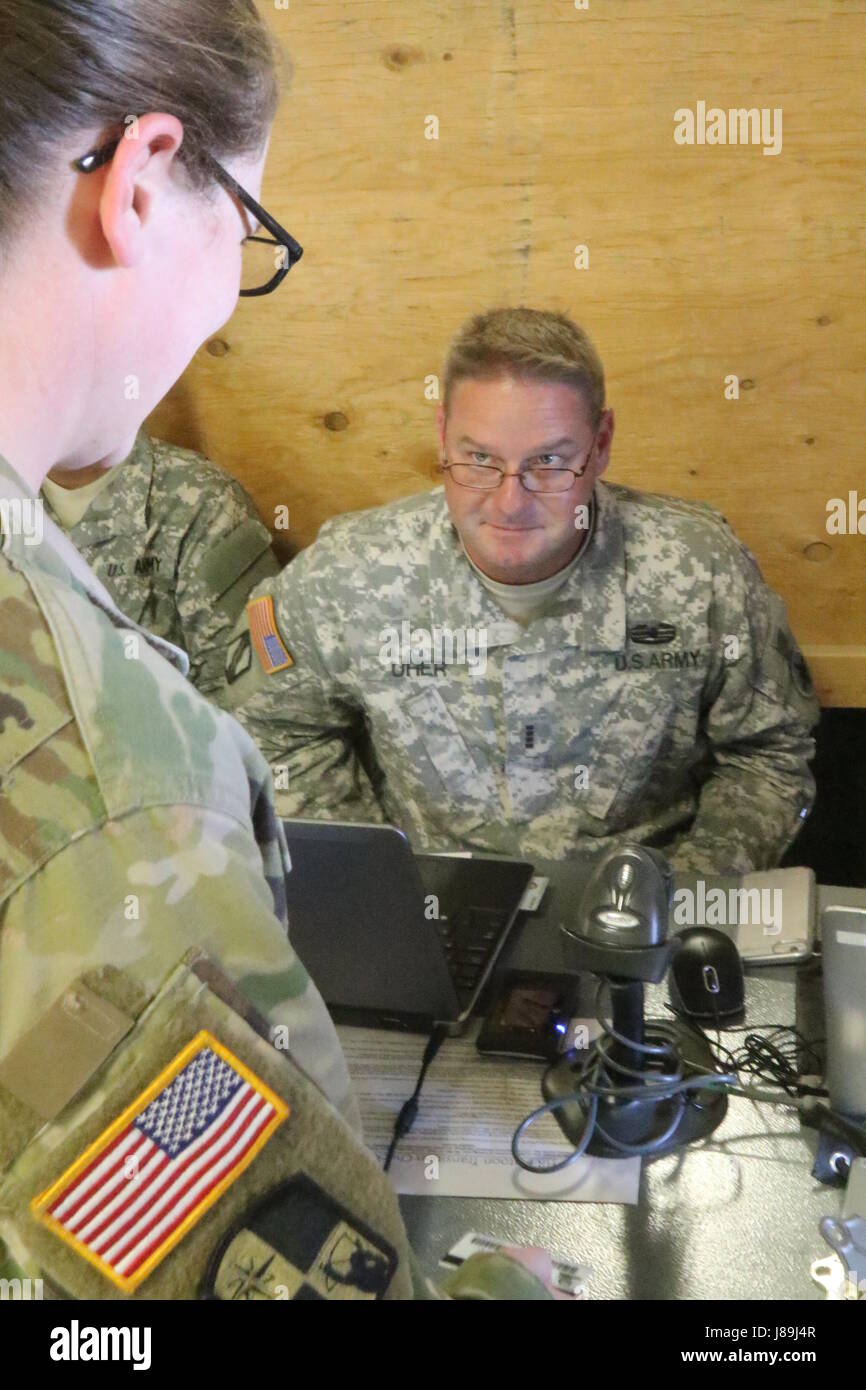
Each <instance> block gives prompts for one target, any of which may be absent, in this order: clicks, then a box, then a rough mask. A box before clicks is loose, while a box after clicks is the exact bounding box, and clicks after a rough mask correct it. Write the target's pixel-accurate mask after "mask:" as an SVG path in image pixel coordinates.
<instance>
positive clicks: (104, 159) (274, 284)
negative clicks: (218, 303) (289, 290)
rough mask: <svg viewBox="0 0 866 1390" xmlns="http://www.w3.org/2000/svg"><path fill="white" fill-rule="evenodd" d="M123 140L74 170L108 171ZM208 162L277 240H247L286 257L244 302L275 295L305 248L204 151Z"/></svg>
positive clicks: (246, 294)
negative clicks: (276, 247)
mask: <svg viewBox="0 0 866 1390" xmlns="http://www.w3.org/2000/svg"><path fill="white" fill-rule="evenodd" d="M122 139H123V136H122V135H121V136H118V138H117V139H116V140H112V141H110V142H109V144H107V145H102V146H101V147H100V149H98V150H92V151H91V152H90V154H85V155H82V157H81V158H80V159H75V160H73V161H72V167H73V169H77V170H78V172H79V173H81V174H92V173H94V172H95V171H96V170H97V169H102V168H104V166H105V165H106V164H108V163H110V162H111V160H112V159H113V158H114V155H115V152H116V151H117V149H118V147H119V145H120V142H121V140H122ZM204 158H205V159H206V161H207V163H208V164H209V165H210V166H211V168H212V169H213V172H214V176H215V177H216V179H217V180H218V181H219V183H221V184H222V186H223V188H225V189H227V190H228V192H229V193H233V194H234V196H235V197H236V198H237V199H238V201H239V202H240V203H242V204H243V206H244V207H245V208H246V210H247V212H251V213H252V215H253V217H255V219H256V221H257V222H259V223H261V225H262V226H263V227H264V229H265V231H267V232H270V234H271V237H272V238H273V240H269V239H268V237H262V236H249V237H247V238H246V240H247V241H256V242H261V243H262V244H263V245H266V246H279V247H280V249H281V250H282V251H283V252H284V253H285V254H284V261H285V264H283V265H281V266H279V267H278V269H277V271H276V273H275V274H274V275H273V277H272V278H271V279H270V280H269V281H268V282H267V284H266V285H262V286H261V287H260V288H259V289H255V290H241V291H240V296H241V298H242V299H255V298H258V296H260V295H264V294H273V292H274V290H275V289H277V288H278V287H279V286H280V285H281V284H282V283H283V281H284V280H285V278H286V276H287V275H288V273H289V271H290V270H291V268H292V266H293V265H297V263H298V261H299V260H300V259H301V257H302V256H303V254H304V248H303V246H301V244H300V242H298V241H296V240H295V238H294V237H293V236H292V235H291V233H290V232H287V231H286V229H285V227H283V226H282V224H281V223H279V222H278V221H277V219H276V218H275V217H272V216H271V214H270V213H269V212H267V211H266V209H265V208H263V207H262V205H261V203H257V202H256V200H255V198H254V197H253V196H252V194H251V193H248V192H247V191H246V189H245V188H242V187H241V185H240V184H239V183H238V181H237V179H235V178H233V177H232V175H231V174H230V173H229V171H228V170H227V169H224V168H223V166H222V165H221V164H220V163H219V161H218V160H216V159H214V157H213V155H212V154H209V153H208V152H207V151H204Z"/></svg>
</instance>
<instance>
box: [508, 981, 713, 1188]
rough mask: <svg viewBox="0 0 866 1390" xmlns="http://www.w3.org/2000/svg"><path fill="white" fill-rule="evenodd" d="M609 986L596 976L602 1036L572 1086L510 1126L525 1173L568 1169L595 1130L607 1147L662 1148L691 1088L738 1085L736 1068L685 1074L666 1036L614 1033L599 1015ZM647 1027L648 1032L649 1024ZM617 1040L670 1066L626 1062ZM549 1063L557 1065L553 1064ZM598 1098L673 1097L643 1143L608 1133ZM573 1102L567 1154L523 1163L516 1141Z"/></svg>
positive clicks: (651, 1101) (654, 1102)
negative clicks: (668, 1114) (578, 1122)
mask: <svg viewBox="0 0 866 1390" xmlns="http://www.w3.org/2000/svg"><path fill="white" fill-rule="evenodd" d="M611 987H613V988H617V985H616V983H615V982H611V981H610V980H608V979H607V978H606V977H605V976H601V978H600V980H599V986H598V990H597V992H596V1017H597V1019H598V1022H599V1023H600V1025H601V1028H602V1036H601V1037H600V1038H598V1039H597V1040H596V1042H595V1044H594V1047H593V1050H592V1053H591V1055H590V1057H589V1058H588V1059H587V1061H586V1062H585V1063H584V1065H583V1067H582V1068H581V1069H580V1071H579V1072H578V1073H577V1074H576V1076H575V1086H574V1090H573V1091H570V1092H569V1093H568V1094H567V1095H564V1096H557V1097H556V1098H555V1099H554V1100H551V1101H548V1102H547V1104H546V1105H540V1106H538V1108H537V1109H536V1110H533V1111H532V1113H531V1114H529V1115H527V1116H526V1117H525V1119H523V1120H521V1122H520V1124H519V1125H518V1126H517V1129H516V1130H515V1131H514V1134H513V1136H512V1140H511V1153H512V1156H513V1158H514V1161H515V1163H517V1164H518V1165H519V1167H521V1168H523V1169H524V1170H525V1171H526V1172H527V1173H559V1172H561V1171H562V1169H563V1168H568V1167H569V1166H570V1165H571V1164H572V1163H574V1162H575V1161H576V1160H577V1159H578V1158H580V1157H581V1156H582V1155H583V1154H584V1153H585V1152H586V1149H587V1147H588V1145H589V1142H590V1140H591V1139H592V1137H593V1134H594V1133H596V1132H597V1133H598V1134H599V1135H601V1137H602V1138H603V1139H604V1140H605V1141H606V1142H607V1143H608V1144H609V1145H611V1147H613V1148H614V1149H617V1150H618V1151H619V1152H620V1153H622V1154H624V1155H632V1154H639V1155H646V1156H649V1155H651V1154H653V1153H656V1152H658V1150H660V1149H662V1148H664V1146H665V1145H666V1144H667V1143H668V1141H669V1140H670V1139H671V1137H672V1136H673V1134H674V1133H675V1132H676V1129H677V1126H678V1124H679V1122H680V1117H681V1114H682V1111H683V1109H684V1107H685V1105H686V1098H687V1096H688V1094H689V1093H690V1092H691V1091H707V1090H713V1089H714V1088H716V1087H725V1088H727V1087H730V1086H733V1085H736V1084H737V1076H736V1073H733V1072H730V1071H727V1072H726V1071H721V1070H720V1071H717V1072H704V1071H696V1070H695V1069H694V1067H690V1069H689V1070H690V1074H688V1075H687V1074H686V1073H685V1064H684V1059H683V1057H682V1056H681V1054H680V1052H679V1051H678V1049H677V1048H676V1047H675V1046H674V1045H673V1044H672V1043H671V1042H670V1041H668V1040H666V1039H662V1041H661V1042H658V1043H646V1042H636V1041H635V1040H634V1039H633V1038H627V1037H625V1036H624V1035H623V1034H621V1033H619V1032H618V1031H617V1030H616V1029H615V1028H613V1026H612V1025H611V1024H609V1023H608V1022H607V1020H606V1019H605V1018H604V1017H603V1015H602V1013H601V1008H600V1003H599V1001H600V998H601V992H602V990H603V989H605V988H608V989H609V988H611ZM649 1027H650V1031H651V1024H650V1025H649ZM617 1044H619V1046H620V1047H623V1046H624V1047H626V1048H628V1049H629V1050H630V1051H631V1052H637V1053H638V1054H639V1055H641V1056H643V1057H646V1058H647V1059H648V1060H651V1059H653V1058H655V1059H659V1060H661V1059H665V1060H668V1061H669V1062H670V1063H671V1064H672V1066H673V1068H674V1069H672V1070H670V1071H668V1072H667V1073H662V1074H659V1073H653V1072H651V1071H639V1070H636V1069H634V1068H632V1067H628V1066H626V1065H625V1063H623V1062H620V1061H619V1060H618V1059H617V1058H616V1057H614V1056H612V1055H611V1054H612V1049H613V1048H614V1047H615V1046H616V1045H617ZM554 1065H558V1064H557V1063H554ZM548 1070H549V1068H548ZM617 1077H625V1078H627V1080H628V1081H629V1082H636V1083H637V1084H629V1085H624V1084H622V1082H621V1081H618V1080H617ZM601 1100H635V1101H637V1102H638V1104H641V1105H646V1106H648V1107H650V1106H651V1107H653V1108H655V1107H656V1106H658V1105H660V1104H664V1103H666V1102H670V1101H672V1102H674V1114H673V1118H672V1119H671V1121H670V1123H669V1124H668V1125H667V1126H666V1128H665V1129H664V1131H663V1132H662V1133H661V1134H657V1135H656V1136H655V1137H654V1138H653V1139H649V1140H646V1141H645V1142H644V1143H642V1144H627V1143H625V1142H624V1141H623V1140H619V1139H616V1138H615V1137H614V1136H612V1135H610V1134H608V1133H607V1132H606V1130H605V1129H604V1128H603V1126H602V1125H601V1123H600V1122H599V1119H598V1111H599V1102H600V1101H601ZM575 1101H576V1102H577V1103H578V1104H579V1105H580V1106H581V1109H582V1110H583V1111H584V1115H585V1124H584V1127H583V1131H582V1133H581V1136H580V1138H579V1140H578V1141H577V1144H576V1145H575V1147H574V1148H573V1149H572V1151H571V1153H570V1154H568V1156H567V1157H566V1158H564V1159H561V1160H560V1161H559V1162H558V1163H552V1164H548V1165H547V1166H545V1167H540V1166H538V1165H535V1164H532V1163H528V1162H527V1161H526V1159H524V1158H522V1157H521V1154H520V1140H521V1139H522V1137H523V1135H524V1134H525V1132H526V1130H527V1129H529V1128H530V1126H531V1125H533V1124H535V1122H536V1120H539V1119H541V1117H542V1116H543V1115H552V1114H554V1113H555V1112H556V1111H557V1110H560V1109H561V1108H562V1107H563V1106H565V1105H569V1104H574V1102H575Z"/></svg>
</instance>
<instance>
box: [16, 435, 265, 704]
mask: <svg viewBox="0 0 866 1390" xmlns="http://www.w3.org/2000/svg"><path fill="white" fill-rule="evenodd" d="M94 471H96V470H94V469H82V470H81V471H80V473H78V474H76V473H75V472H60V471H56V470H55V472H54V473H52V474H49V476H48V477H47V478H46V480H45V482H44V483H43V485H42V496H43V497H44V499H45V502H46V511H47V513H48V515H49V516H50V517H51V519H52V520H53V521H56V522H57V524H58V525H59V526H60V527H61V528H62V530H64V531H65V532H66V534H67V535H68V537H69V539H70V540H71V541H72V543H73V545H74V546H75V547H76V549H77V550H79V551H80V552H81V554H82V555H83V556H84V558H85V560H86V561H87V563H88V565H89V566H90V568H91V569H92V571H93V573H94V574H95V575H96V576H97V578H98V579H101V580H102V582H103V584H104V585H105V587H106V589H107V590H108V592H109V593H110V594H111V596H112V598H113V599H114V601H115V603H116V604H117V606H118V608H120V610H121V612H123V613H126V614H127V615H128V616H129V617H130V618H134V619H135V621H136V622H138V623H140V624H141V625H142V627H145V628H147V630H148V631H149V632H154V633H156V635H157V637H164V638H166V640H167V641H169V642H172V643H173V644H174V645H175V646H177V647H181V648H182V649H183V650H184V651H185V652H186V654H187V656H188V657H189V661H190V671H189V678H190V680H191V681H192V683H193V685H195V686H196V688H197V689H198V690H201V691H202V693H204V694H206V693H208V692H209V691H211V690H213V689H214V687H215V686H217V685H219V684H220V683H221V681H222V678H223V672H224V670H225V662H226V645H227V641H228V638H229V635H230V633H231V630H232V627H233V626H234V624H235V622H236V620H237V618H238V617H239V615H240V614H241V613H242V612H243V608H244V604H245V603H246V600H247V597H248V595H249V592H250V590H251V589H252V588H254V586H255V585H256V584H259V583H261V582H262V581H263V580H265V579H267V578H269V577H270V576H272V575H275V574H277V573H278V572H279V565H278V563H277V559H276V556H275V555H274V552H273V550H272V549H271V538H270V535H269V534H268V531H267V529H266V528H265V527H264V526H263V525H262V523H261V521H260V519H259V517H258V514H257V512H256V509H255V506H254V504H253V502H252V500H251V498H250V497H249V496H248V495H247V493H246V492H245V491H244V489H243V488H242V487H241V485H240V483H238V482H236V481H235V480H234V478H231V477H229V475H228V474H227V473H225V472H223V470H222V469H221V468H219V467H218V466H217V465H216V464H215V463H211V462H210V460H209V459H206V458H203V457H202V456H201V454H196V453H193V452H192V450H190V449H181V448H179V447H178V446H177V445H174V444H167V443H164V442H163V441H162V440H158V439H151V438H150V437H149V436H148V435H147V434H145V433H144V432H143V431H142V432H141V433H140V434H139V436H138V439H137V440H136V443H135V448H134V449H133V451H132V453H131V454H130V456H129V458H128V459H125V460H124V461H123V462H122V463H119V464H116V465H115V467H114V468H111V469H107V470H102V471H99V472H98V473H97V476H96V477H94V478H93V479H92V481H91V480H89V475H90V474H91V473H93V472H94ZM80 478H83V479H84V483H83V485H81V483H80V482H79V479H80Z"/></svg>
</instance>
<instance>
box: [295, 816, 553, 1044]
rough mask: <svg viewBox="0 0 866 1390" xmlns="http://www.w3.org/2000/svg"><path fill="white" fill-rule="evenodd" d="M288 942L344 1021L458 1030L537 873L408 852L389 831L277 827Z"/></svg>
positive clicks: (303, 824)
mask: <svg viewBox="0 0 866 1390" xmlns="http://www.w3.org/2000/svg"><path fill="white" fill-rule="evenodd" d="M283 828H284V829H285V832H286V839H287V841H288V846H289V853H290V855H291V860H292V871H291V873H290V874H289V875H288V878H287V880H286V893H287V897H288V908H289V923H290V932H291V938H292V944H293V946H294V947H295V950H296V951H297V953H298V955H299V956H300V958H301V960H302V961H303V963H304V965H305V966H306V968H307V970H308V971H309V973H310V975H311V976H312V978H313V979H314V980H315V982H316V984H317V986H318V988H319V990H320V992H321V994H322V996H323V998H324V1000H325V1003H326V1004H327V1005H328V1008H329V1009H330V1011H331V1014H332V1015H333V1017H334V1018H335V1019H336V1020H337V1022H339V1023H355V1024H363V1025H365V1026H368V1027H376V1028H383V1027H384V1028H402V1029H405V1030H406V1031H412V1032H426V1031H429V1029H430V1028H431V1027H432V1026H433V1025H434V1024H436V1023H441V1024H444V1025H446V1026H447V1028H448V1031H449V1032H450V1033H454V1034H456V1033H459V1032H461V1031H462V1030H463V1028H464V1027H465V1025H466V1023H467V1022H468V1020H469V1018H470V1017H471V1015H472V1012H473V1010H474V1009H475V1006H476V1004H477V1002H478V999H479V997H480V995H481V993H482V991H483V989H484V986H485V984H486V982H487V980H488V979H489V977H490V974H491V972H492V970H493V967H494V965H495V963H496V959H497V957H498V955H499V953H500V951H501V950H502V947H503V945H504V943H505V940H506V937H507V936H508V933H509V931H510V930H511V927H512V925H513V923H514V920H515V918H516V916H517V912H518V909H519V907H520V902H521V899H522V897H523V894H524V891H525V890H526V887H527V885H528V883H529V880H530V879H531V877H532V865H531V864H526V863H523V862H522V861H518V860H509V859H499V858H495V857H492V856H490V857H487V856H484V857H477V856H473V857H471V858H469V857H467V858H464V857H462V856H451V855H430V854H419V855H414V854H413V853H412V849H411V847H410V845H409V841H408V840H407V838H406V836H405V835H404V834H403V833H402V831H400V830H398V829H397V828H396V827H394V826H387V825H385V826H383V825H354V824H343V823H340V822H333V821H310V820H287V821H284V822H283Z"/></svg>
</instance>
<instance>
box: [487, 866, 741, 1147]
mask: <svg viewBox="0 0 866 1390" xmlns="http://www.w3.org/2000/svg"><path fill="white" fill-rule="evenodd" d="M672 888H673V878H672V875H671V872H670V868H669V866H668V864H667V862H666V860H665V859H664V858H663V857H662V856H661V855H659V854H658V853H657V852H656V851H653V850H649V849H646V848H644V847H638V846H627V847H625V848H619V849H613V850H611V851H609V852H608V853H607V854H606V855H604V857H603V858H602V859H601V861H600V863H599V865H598V867H597V869H596V870H595V872H594V873H593V875H592V877H591V878H590V881H589V883H588V884H587V887H586V890H585V893H584V896H583V899H582V902H581V906H580V910H579V913H578V918H577V922H576V924H575V925H574V926H573V927H571V928H564V931H565V934H566V935H567V936H568V938H569V954H570V958H571V963H572V965H573V966H574V967H575V968H576V969H578V970H589V971H592V972H593V973H594V974H597V975H599V976H601V977H602V986H601V988H604V987H605V986H606V987H607V988H608V989H609V991H610V996H611V1002H612V1010H613V1021H612V1024H611V1025H608V1024H607V1023H606V1021H605V1020H604V1019H603V1018H602V1016H601V1014H599V1022H600V1023H601V1025H602V1029H603V1034H604V1036H603V1037H602V1039H600V1040H599V1042H598V1043H597V1044H596V1045H595V1049H594V1055H591V1056H590V1058H589V1059H587V1058H586V1057H585V1056H581V1057H579V1058H577V1059H572V1058H565V1059H564V1060H563V1061H562V1062H559V1063H557V1064H555V1065H554V1066H553V1067H551V1068H550V1069H549V1070H548V1072H547V1073H546V1075H545V1078H544V1083H543V1092H544V1096H545V1100H546V1102H547V1106H546V1107H542V1109H541V1110H539V1111H537V1112H535V1113H536V1115H539V1114H540V1113H543V1110H544V1108H547V1109H549V1110H551V1111H552V1112H553V1113H554V1114H555V1115H556V1118H557V1120H558V1121H559V1124H560V1126H561V1128H562V1129H563V1131H564V1132H565V1134H566V1135H567V1137H568V1138H569V1139H570V1140H571V1142H572V1143H573V1144H574V1145H575V1150H574V1153H573V1154H572V1155H571V1158H570V1159H568V1160H565V1161H564V1162H563V1163H562V1164H558V1165H556V1167H557V1168H558V1167H563V1166H565V1163H566V1162H570V1161H573V1159H575V1158H577V1157H578V1156H579V1155H580V1154H582V1153H588V1154H596V1155H600V1156H604V1157H617V1156H619V1157H621V1156H622V1155H624V1154H630V1153H643V1154H650V1153H651V1154H653V1155H655V1154H661V1153H666V1152H668V1150H670V1149H672V1148H675V1147H678V1146H679V1145H682V1144H687V1143H690V1142H691V1141H693V1140H695V1139H698V1138H703V1137H705V1136H706V1135H707V1134H710V1133H712V1131H713V1130H714V1129H715V1128H716V1127H717V1126H718V1125H719V1124H720V1123H721V1121H722V1120H723V1119H724V1116H725V1112H726V1109H727V1097H726V1096H725V1094H724V1092H723V1091H722V1090H721V1089H720V1086H721V1083H722V1081H723V1077H722V1076H721V1075H720V1074H719V1073H718V1072H717V1068H716V1062H715V1059H714V1057H713V1054H712V1051H711V1050H710V1047H709V1044H708V1043H707V1042H706V1040H705V1039H703V1038H702V1036H701V1035H700V1034H699V1033H697V1032H696V1031H695V1030H694V1029H691V1028H689V1027H687V1026H685V1025H684V1024H682V1023H681V1022H680V1021H679V1020H676V1019H673V1020H653V1021H650V1022H645V1021H644V1017H643V986H644V983H645V982H646V983H653V984H658V983H659V982H660V981H661V980H662V979H663V978H664V975H665V972H666V971H667V968H668V966H669V964H670V961H671V959H672V957H673V955H674V953H675V952H676V950H677V949H678V948H679V945H680V942H679V939H678V938H677V937H673V938H671V939H669V938H668V935H667V928H668V915H669V908H670V900H671V893H672ZM731 1079H732V1078H727V1080H729V1081H730V1080H731ZM533 1118H534V1117H527V1120H525V1121H524V1122H523V1124H522V1125H521V1126H520V1128H519V1129H518V1131H517V1133H516V1134H515V1140H514V1144H513V1149H512V1151H513V1153H514V1157H515V1159H516V1160H517V1162H518V1163H520V1164H521V1166H522V1167H529V1166H530V1165H528V1164H526V1163H525V1162H524V1161H523V1160H522V1158H521V1156H520V1154H519V1139H520V1136H521V1134H522V1132H523V1131H524V1129H525V1127H526V1126H527V1125H528V1124H529V1123H531V1121H532V1119H533ZM531 1171H539V1170H537V1169H531ZM548 1171H555V1169H549V1170H548Z"/></svg>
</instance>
